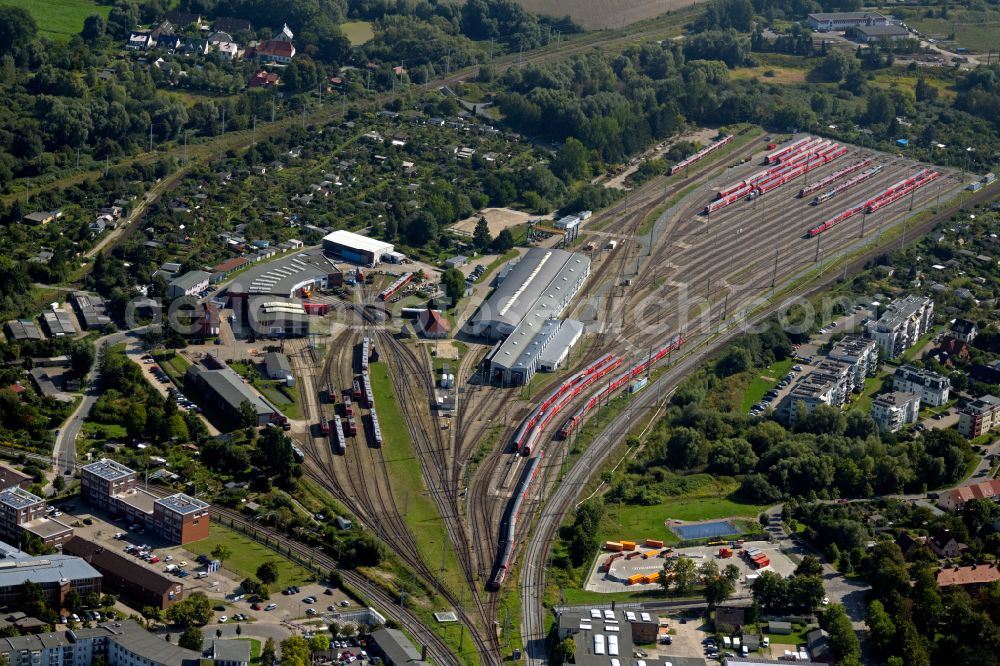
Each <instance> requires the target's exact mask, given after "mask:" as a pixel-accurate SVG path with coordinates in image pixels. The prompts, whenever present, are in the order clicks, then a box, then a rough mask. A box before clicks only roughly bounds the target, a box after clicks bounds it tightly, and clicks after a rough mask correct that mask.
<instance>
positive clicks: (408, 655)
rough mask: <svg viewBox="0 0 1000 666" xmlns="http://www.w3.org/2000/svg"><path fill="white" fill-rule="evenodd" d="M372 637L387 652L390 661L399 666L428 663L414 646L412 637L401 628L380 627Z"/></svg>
mask: <svg viewBox="0 0 1000 666" xmlns="http://www.w3.org/2000/svg"><path fill="white" fill-rule="evenodd" d="M372 638H373V639H375V643H376V644H377V645H378V646H379V648H380V649H381V650H382V652H384V653H385V655H386V657H388V659H389V661H391V662H392V663H393V664H396V665H397V666H402V664H424V665H426V664H427V662H425V661H421V659H420V651H419V650H417V648H415V647H413V643H411V642H410V639H408V638H407V637H406V636H405V635H404V634H403V632H401V631H400V630H399V629H379V630H378V631H376V632H375V633H373V634H372Z"/></svg>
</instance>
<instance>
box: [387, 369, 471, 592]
mask: <svg viewBox="0 0 1000 666" xmlns="http://www.w3.org/2000/svg"><path fill="white" fill-rule="evenodd" d="M370 368H371V381H372V392H373V393H374V394H375V405H376V406H377V408H378V420H379V424H380V425H381V426H382V434H383V438H384V444H383V446H382V454H383V456H384V457H385V462H386V466H387V467H388V469H389V479H390V483H391V484H392V487H393V493H394V495H395V497H396V503H397V506H398V507H399V508H400V510H401V511H403V512H404V514H403V519H404V520H405V521H406V524H407V525H408V526H409V527H410V531H411V532H412V533H413V537H414V538H415V539H416V541H417V548H418V550H419V551H420V553H419V554H420V557H421V559H423V561H424V562H426V563H428V565H429V566H430V567H431V569H432V570H437V569H438V568H439V567H440V565H441V549H442V547H444V548H445V563H444V584H445V585H446V586H448V587H449V588H450V589H451V590H453V591H455V592H458V591H460V590H461V589H462V586H463V585H465V578H464V577H463V576H462V574H461V569H460V568H459V566H458V561H457V560H456V559H455V551H454V549H453V548H452V545H451V542H450V540H449V539H448V533H447V530H446V528H445V524H444V520H442V518H441V514H439V513H438V510H437V507H436V506H435V505H434V502H433V500H431V498H430V495H429V493H428V491H427V487H426V486H425V485H424V477H423V474H421V473H420V463H419V461H418V460H417V457H416V454H415V453H414V450H413V437H412V436H411V435H410V429H409V427H408V426H407V425H406V418H405V417H404V416H403V412H402V410H401V409H400V406H399V403H398V401H397V400H396V394H395V392H394V390H393V386H392V380H391V378H390V377H389V373H388V372H387V371H386V367H385V363H372V364H371V365H370ZM442 544H444V545H442ZM428 582H430V583H432V582H433V581H428Z"/></svg>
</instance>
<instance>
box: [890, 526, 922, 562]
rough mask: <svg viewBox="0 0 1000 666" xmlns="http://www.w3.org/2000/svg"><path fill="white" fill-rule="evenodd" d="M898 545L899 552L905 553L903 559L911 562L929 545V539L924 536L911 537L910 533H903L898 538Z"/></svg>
mask: <svg viewBox="0 0 1000 666" xmlns="http://www.w3.org/2000/svg"><path fill="white" fill-rule="evenodd" d="M896 545H897V546H899V550H900V551H902V553H903V558H904V559H905V560H906V561H907V562H909V561H910V559H911V558H913V556H914V555H916V554H917V552H919V551H920V549H921V548H923V547H925V546H926V545H927V537H924V536H916V537H914V536H910V534H909V533H908V532H901V533H900V535H899V536H898V537H896Z"/></svg>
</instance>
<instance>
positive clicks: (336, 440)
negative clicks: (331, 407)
mask: <svg viewBox="0 0 1000 666" xmlns="http://www.w3.org/2000/svg"><path fill="white" fill-rule="evenodd" d="M346 420H347V417H346V416H345V417H343V418H342V419H338V421H337V423H336V427H335V428H333V429H332V432H331V433H330V445H331V446H332V447H333V450H334V452H335V453H337V454H339V455H344V454H345V453H347V440H346V438H345V437H344V429H345V428H346Z"/></svg>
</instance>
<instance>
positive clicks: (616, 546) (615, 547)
mask: <svg viewBox="0 0 1000 666" xmlns="http://www.w3.org/2000/svg"><path fill="white" fill-rule="evenodd" d="M604 550H611V551H614V552H616V553H620V552H621V550H622V545H621V544H620V543H618V542H617V541H606V542H605V543H604Z"/></svg>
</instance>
